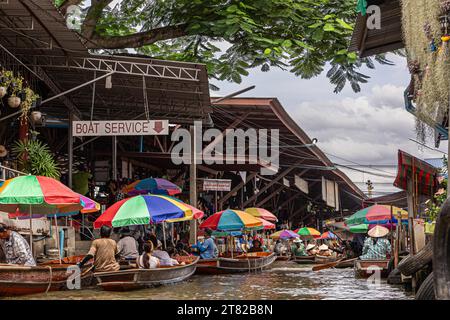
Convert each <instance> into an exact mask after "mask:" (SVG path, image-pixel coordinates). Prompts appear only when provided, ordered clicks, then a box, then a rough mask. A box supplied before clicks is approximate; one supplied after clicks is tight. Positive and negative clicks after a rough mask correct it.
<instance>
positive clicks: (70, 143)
mask: <svg viewBox="0 0 450 320" xmlns="http://www.w3.org/2000/svg"><path fill="white" fill-rule="evenodd" d="M72 128H73V114H72V112H70V113H69V132H68V141H67V149H68V150H67V154H68V156H69V163H68V167H69V168H68V169H69V170H68V174H67V175H68V177H67V185H68V187H69V188H72V175H73V129H72Z"/></svg>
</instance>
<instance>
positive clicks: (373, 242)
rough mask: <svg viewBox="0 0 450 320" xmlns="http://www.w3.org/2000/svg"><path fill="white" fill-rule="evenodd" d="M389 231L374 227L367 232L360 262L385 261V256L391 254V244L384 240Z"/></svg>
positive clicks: (381, 227)
mask: <svg viewBox="0 0 450 320" xmlns="http://www.w3.org/2000/svg"><path fill="white" fill-rule="evenodd" d="M388 233H389V230H388V229H387V228H385V227H383V226H376V227H375V228H373V229H371V230H369V232H368V235H369V237H367V239H366V240H365V241H364V247H363V252H362V256H360V257H359V258H360V259H361V260H386V258H387V255H388V254H389V255H390V254H391V243H390V242H389V240H387V239H386V236H387V235H388Z"/></svg>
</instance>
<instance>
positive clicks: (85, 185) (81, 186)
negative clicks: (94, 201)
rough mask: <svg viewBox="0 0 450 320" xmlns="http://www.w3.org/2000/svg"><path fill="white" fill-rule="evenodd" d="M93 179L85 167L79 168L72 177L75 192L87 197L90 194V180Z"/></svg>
mask: <svg viewBox="0 0 450 320" xmlns="http://www.w3.org/2000/svg"><path fill="white" fill-rule="evenodd" d="M91 178H92V174H90V173H89V172H88V171H87V170H86V167H85V166H84V165H80V166H79V167H78V172H77V173H75V174H73V175H72V189H73V191H75V192H77V193H79V194H81V195H83V196H85V195H87V194H88V192H89V179H91Z"/></svg>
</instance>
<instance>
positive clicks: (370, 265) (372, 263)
mask: <svg viewBox="0 0 450 320" xmlns="http://www.w3.org/2000/svg"><path fill="white" fill-rule="evenodd" d="M388 266H389V259H387V260H356V261H355V276H356V277H357V278H365V279H367V278H369V277H370V276H372V275H374V274H375V272H380V276H381V278H387V277H388V275H389V272H388V270H389V267H388Z"/></svg>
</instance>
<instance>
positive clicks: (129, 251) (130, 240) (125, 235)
mask: <svg viewBox="0 0 450 320" xmlns="http://www.w3.org/2000/svg"><path fill="white" fill-rule="evenodd" d="M117 247H118V249H119V257H120V259H121V260H136V259H137V258H138V257H139V251H138V243H137V241H136V239H135V238H134V237H132V236H131V232H130V228H128V227H124V228H122V229H121V230H120V240H119V242H117Z"/></svg>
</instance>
